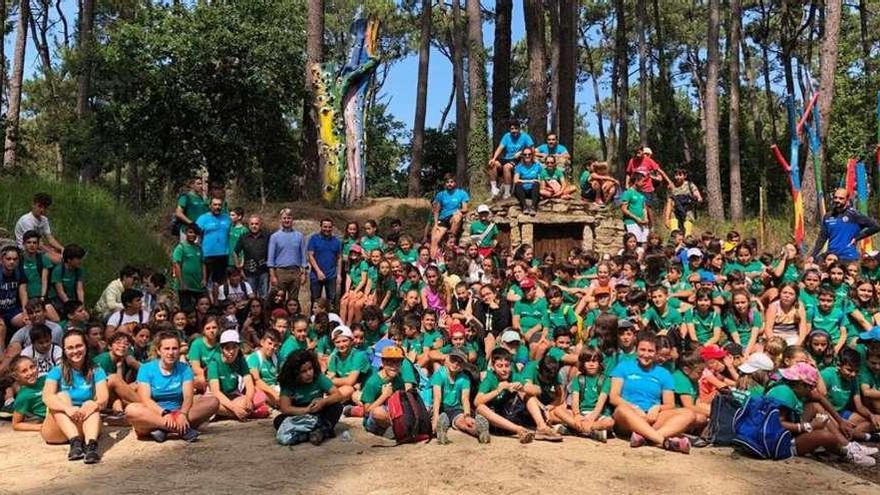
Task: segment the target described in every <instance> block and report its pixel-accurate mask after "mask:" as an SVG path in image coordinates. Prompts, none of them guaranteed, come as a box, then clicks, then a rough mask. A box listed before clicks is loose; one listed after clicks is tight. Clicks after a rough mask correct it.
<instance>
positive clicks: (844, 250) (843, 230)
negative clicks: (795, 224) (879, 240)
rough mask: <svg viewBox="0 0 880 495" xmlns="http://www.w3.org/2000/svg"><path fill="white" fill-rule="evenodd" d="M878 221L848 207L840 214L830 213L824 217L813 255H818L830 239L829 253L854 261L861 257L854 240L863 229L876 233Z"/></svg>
mask: <svg viewBox="0 0 880 495" xmlns="http://www.w3.org/2000/svg"><path fill="white" fill-rule="evenodd" d="M877 227H878V226H877V222H876V221H875V220H874V219H873V218H871V217H868V216H866V215H863V214H861V213H859V212H858V211H856V210H854V209H852V208H847V209H846V210H844V211H843V212H842V213H841V214H840V215H836V216H835V215H834V213H828V214H827V215H825V218H823V219H822V229H821V231H820V232H819V238H818V239H816V246H815V247H814V248H813V256H816V255H817V254H818V252H819V250H820V249H822V245H823V244H825V241H826V240H827V241H828V251H827V252H829V253H834V254H836V255H837V257H838V258H839V259H840V260H844V261H852V260H858V259H859V252H858V250H857V249H856V248H857V246H856V245H855V243H854V242H852V241H853V240H854V239H855V238H856V236H858V235H859V233H861V232H862V230H866V233H869V234H871V233H874V232H876V229H877Z"/></svg>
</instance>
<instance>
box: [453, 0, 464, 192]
mask: <svg viewBox="0 0 880 495" xmlns="http://www.w3.org/2000/svg"><path fill="white" fill-rule="evenodd" d="M459 1H460V0H452V29H451V31H450V33H449V35H450V37H451V38H452V43H451V44H452V77H453V79H454V80H455V176H456V180H457V182H458V184H459V185H460V186H461V187H467V186H468V163H467V151H468V108H467V100H465V96H464V53H463V52H464V43H463V40H462V36H461V35H462V29H461V27H462V25H461V4H460V3H459Z"/></svg>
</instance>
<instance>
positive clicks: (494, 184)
mask: <svg viewBox="0 0 880 495" xmlns="http://www.w3.org/2000/svg"><path fill="white" fill-rule="evenodd" d="M489 187H490V188H492V190H493V191H497V190H498V181H495V180H493V181H489Z"/></svg>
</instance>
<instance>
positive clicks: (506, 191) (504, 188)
mask: <svg viewBox="0 0 880 495" xmlns="http://www.w3.org/2000/svg"><path fill="white" fill-rule="evenodd" d="M501 192H502V193H504V195H505V196H510V184H504V185H503V186H501Z"/></svg>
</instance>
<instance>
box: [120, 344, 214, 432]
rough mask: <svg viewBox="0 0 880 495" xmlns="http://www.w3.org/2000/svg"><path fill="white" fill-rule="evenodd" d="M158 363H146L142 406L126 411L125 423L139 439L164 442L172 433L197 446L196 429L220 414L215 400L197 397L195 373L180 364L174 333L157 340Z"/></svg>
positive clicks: (140, 387) (141, 373) (139, 390)
mask: <svg viewBox="0 0 880 495" xmlns="http://www.w3.org/2000/svg"><path fill="white" fill-rule="evenodd" d="M155 342H156V354H157V357H156V359H154V360H152V361H148V362H146V363H144V364H143V365H142V366H141V367H140V369H139V370H138V373H137V384H138V386H137V394H138V397H139V399H140V401H139V402H134V403H131V404H129V405H128V406H127V407H126V408H125V419H127V420H128V422H129V423H130V424H131V427H132V428H134V431H135V433H137V435H138V437H139V438H148V437H150V438H152V439H153V440H155V441H157V442H160V443H161V442H164V441H165V440H166V439H167V437H168V434H169V433H172V434H177V435H178V436H179V437H180V438H181V439H183V440H186V441H187V442H194V441H195V440H196V439H197V438H198V436H199V432H198V430H196V428H198V427H199V425H200V424H202V423H204V422H205V421H207V420H208V419H209V418H210V417H211V416H213V415H214V413H216V412H217V406H218V405H219V404H220V403H219V402H218V401H217V398H216V397H212V396H210V395H202V396H199V397H198V398H196V397H195V389H194V388H193V372H192V368H190V367H189V364H187V363H185V362H182V361H181V360H180V338H179V337H178V336H177V334H175V333H173V332H164V331H163V332H159V334H158V335H157V336H156V339H155Z"/></svg>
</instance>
